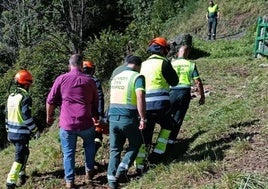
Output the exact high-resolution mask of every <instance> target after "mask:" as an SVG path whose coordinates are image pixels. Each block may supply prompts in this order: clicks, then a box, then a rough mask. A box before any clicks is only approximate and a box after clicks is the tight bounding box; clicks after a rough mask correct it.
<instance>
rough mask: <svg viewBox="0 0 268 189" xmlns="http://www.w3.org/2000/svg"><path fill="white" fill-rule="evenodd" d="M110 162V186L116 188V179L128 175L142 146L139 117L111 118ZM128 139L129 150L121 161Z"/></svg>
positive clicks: (108, 176)
mask: <svg viewBox="0 0 268 189" xmlns="http://www.w3.org/2000/svg"><path fill="white" fill-rule="evenodd" d="M109 122H110V126H109V130H110V160H109V165H108V171H107V178H108V183H109V186H110V187H112V188H114V185H115V182H116V178H115V176H119V175H122V174H126V173H127V171H128V168H129V167H130V166H131V165H132V163H133V162H134V160H135V158H136V156H137V153H138V151H139V148H140V146H141V144H142V135H141V131H140V130H139V128H138V127H139V121H138V116H137V117H127V116H110V118H109ZM127 139H128V143H129V145H128V149H127V150H126V153H125V155H124V157H122V159H121V153H122V151H123V147H124V144H125V142H126V140H127Z"/></svg>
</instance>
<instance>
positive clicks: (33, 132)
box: [5, 70, 39, 189]
mask: <svg viewBox="0 0 268 189" xmlns="http://www.w3.org/2000/svg"><path fill="white" fill-rule="evenodd" d="M14 80H15V83H16V85H17V87H16V89H15V91H14V92H12V93H11V94H10V95H9V97H8V100H7V105H6V110H5V111H6V129H7V132H8V140H9V141H10V142H12V143H13V145H14V146H15V161H14V162H13V164H12V167H11V169H10V172H9V173H8V177H7V181H6V186H7V189H13V188H15V187H17V182H18V181H19V185H22V184H24V183H25V182H26V173H25V167H26V163H27V160H28V157H29V154H30V151H29V140H30V139H31V137H36V138H38V137H39V131H38V128H37V127H36V125H35V123H34V120H33V117H32V111H31V108H32V98H31V96H30V94H29V92H28V90H29V88H30V86H31V85H32V83H33V77H32V74H31V73H30V72H29V71H27V70H20V71H19V72H18V73H17V74H16V75H15V78H14Z"/></svg>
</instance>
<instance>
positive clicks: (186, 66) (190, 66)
mask: <svg viewBox="0 0 268 189" xmlns="http://www.w3.org/2000/svg"><path fill="white" fill-rule="evenodd" d="M171 64H172V66H173V68H174V70H175V71H176V73H177V75H178V77H179V83H178V85H177V86H174V87H171V88H172V89H175V88H190V87H191V84H192V75H193V71H194V68H195V63H192V62H190V61H188V60H186V59H177V60H175V61H173V62H171Z"/></svg>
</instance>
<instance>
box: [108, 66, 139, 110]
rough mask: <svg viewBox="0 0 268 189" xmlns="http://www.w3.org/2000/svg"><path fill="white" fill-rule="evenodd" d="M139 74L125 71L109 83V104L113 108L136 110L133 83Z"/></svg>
mask: <svg viewBox="0 0 268 189" xmlns="http://www.w3.org/2000/svg"><path fill="white" fill-rule="evenodd" d="M138 76H140V74H139V73H137V72H135V71H131V70H125V71H123V72H121V73H120V74H118V75H116V76H115V77H114V78H113V79H112V81H111V92H110V104H111V107H113V108H114V107H115V108H127V109H133V110H135V109H137V98H136V92H135V81H136V79H137V77H138Z"/></svg>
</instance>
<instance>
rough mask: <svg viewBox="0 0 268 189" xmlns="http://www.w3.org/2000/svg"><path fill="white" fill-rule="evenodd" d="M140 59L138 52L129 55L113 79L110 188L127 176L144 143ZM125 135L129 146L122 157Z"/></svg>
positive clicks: (144, 123)
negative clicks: (121, 69) (122, 69)
mask: <svg viewBox="0 0 268 189" xmlns="http://www.w3.org/2000/svg"><path fill="white" fill-rule="evenodd" d="M141 62H142V61H141V59H140V58H139V57H138V56H128V58H127V65H126V66H125V70H124V71H122V72H119V73H117V74H115V75H114V77H113V78H112V79H111V88H110V107H109V111H108V117H109V123H110V126H109V130H110V131H109V133H110V159H109V165H108V171H107V179H108V183H109V187H110V188H118V182H120V180H121V179H124V178H125V179H127V171H128V168H129V167H130V166H131V165H132V163H133V162H134V160H135V158H136V156H137V153H138V150H139V148H140V146H141V144H142V134H141V131H140V130H142V129H144V128H145V127H146V118H145V111H146V103H145V79H144V76H143V75H140V74H139V71H140V68H141ZM126 139H128V149H127V151H126V153H125V155H124V157H123V158H122V160H121V161H120V159H121V152H122V150H123V146H124V144H125V142H126Z"/></svg>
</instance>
